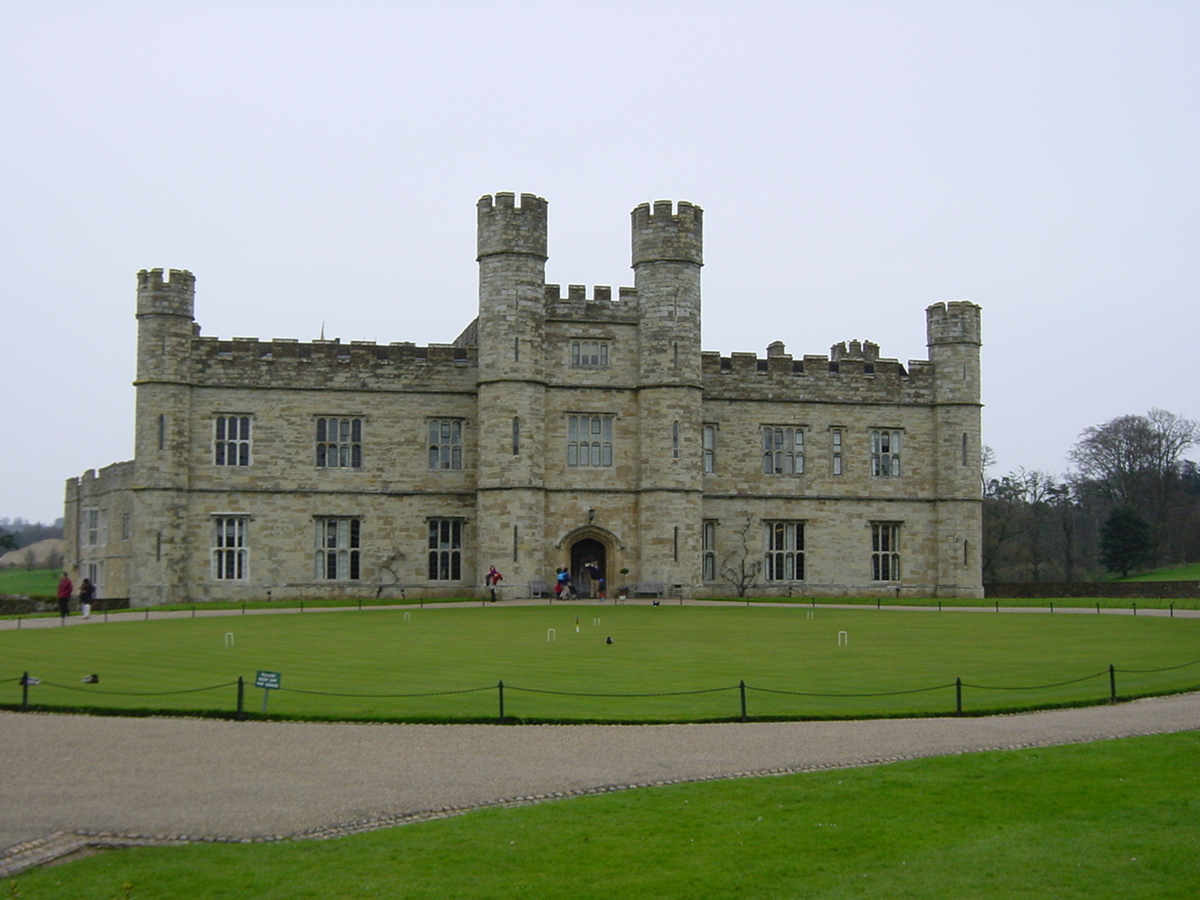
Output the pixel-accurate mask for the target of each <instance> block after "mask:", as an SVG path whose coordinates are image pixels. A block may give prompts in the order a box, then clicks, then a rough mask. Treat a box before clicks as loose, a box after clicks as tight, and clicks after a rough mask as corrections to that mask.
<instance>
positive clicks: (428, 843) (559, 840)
mask: <svg viewBox="0 0 1200 900" xmlns="http://www.w3.org/2000/svg"><path fill="white" fill-rule="evenodd" d="M1198 755H1200V734H1198V733H1197V732H1185V733H1182V734H1177V735H1163V736H1152V737H1139V738H1126V739H1124V740H1120V741H1105V742H1099V743H1095V744H1088V745H1073V746H1066V747H1053V748H1038V749H1028V750H1014V751H1006V752H989V753H976V754H968V755H963V756H950V757H942V758H937V759H923V760H915V761H909V762H899V763H893V764H890V765H883V766H874V767H869V768H861V769H843V770H836V771H824V772H814V773H807V774H802V775H789V776H782V777H770V778H749V779H740V780H731V781H723V782H707V783H700V784H685V785H674V786H670V787H661V788H645V789H638V790H632V791H624V792H619V793H612V794H604V795H598V796H589V797H581V798H576V799H571V800H563V801H556V802H553V803H546V804H542V805H537V806H526V807H517V808H509V809H502V808H496V809H485V810H480V811H477V812H473V813H469V814H466V815H462V816H458V817H454V818H450V819H443V820H439V821H432V822H425V823H420V824H412V825H406V826H402V827H398V828H390V829H384V830H380V831H375V832H370V833H367V834H362V835H356V836H353V837H346V838H340V839H337V840H330V841H304V842H290V841H288V842H282V843H273V844H257V845H245V844H220V845H192V846H187V847H181V848H155V849H139V850H123V851H119V852H110V853H103V854H100V855H97V856H92V857H88V858H84V859H80V860H78V861H75V862H71V863H69V864H67V865H62V866H56V867H53V868H47V869H41V870H37V871H31V872H27V873H25V874H23V875H21V876H20V877H19V878H17V879H15V880H13V881H10V882H9V883H8V884H7V885H5V886H6V887H7V888H8V889H9V894H10V895H11V896H13V897H20V898H24V900H63V898H71V900H88V898H96V900H107V898H109V897H124V896H131V897H137V898H141V900H157V898H179V897H223V898H230V900H240V898H258V900H275V898H280V900H282V898H288V900H305V898H326V897H337V898H342V900H356V898H368V897H392V898H401V900H441V898H445V897H470V898H478V900H517V898H521V900H524V898H529V897H537V898H542V900H591V898H606V900H624V898H630V900H635V898H636V900H641V898H646V897H687V898H692V900H707V898H713V900H716V898H722V900H724V898H730V897H737V898H742V900H784V898H789V900H790V898H828V900H866V898H877V897H888V898H901V900H903V898H912V900H916V898H921V900H925V898H930V897H956V898H970V897H987V898H989V900H1016V898H1020V900H1024V898H1028V897H1054V898H1056V900H1095V898H1097V897H1104V898H1116V900H1171V898H1187V900H1191V898H1194V897H1195V896H1197V893H1198V892H1200V829H1197V827H1196V822H1197V817H1198V816H1200V772H1198V770H1197V768H1196V766H1195V760H1196V759H1197V756H1198Z"/></svg>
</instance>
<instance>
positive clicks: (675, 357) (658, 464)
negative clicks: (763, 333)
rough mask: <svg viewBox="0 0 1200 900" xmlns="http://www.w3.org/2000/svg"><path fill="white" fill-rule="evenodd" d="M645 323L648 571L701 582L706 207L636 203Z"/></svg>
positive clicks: (641, 424)
mask: <svg viewBox="0 0 1200 900" xmlns="http://www.w3.org/2000/svg"><path fill="white" fill-rule="evenodd" d="M631 215H632V249H633V271H634V286H635V287H636V288H637V297H638V307H639V310H640V312H639V322H638V425H637V427H638V475H639V478H638V508H639V530H638V533H639V538H640V543H641V546H640V548H639V557H640V573H641V577H643V578H645V579H648V580H662V581H666V582H668V583H670V584H679V585H683V586H684V589H685V590H690V589H691V588H692V586H694V585H698V584H700V583H701V581H702V578H701V574H700V531H701V524H702V523H701V515H702V503H701V501H702V498H703V462H702V452H703V451H702V446H701V431H702V422H701V399H702V389H701V377H700V268H701V266H703V265H704V253H703V249H704V211H703V210H702V209H701V208H700V207H698V206H695V205H693V204H691V203H688V202H686V201H680V202H679V203H678V204H677V205H675V204H672V203H671V201H669V200H659V201H656V202H655V203H654V204H653V205H651V204H649V203H643V204H641V205H640V206H638V207H636V208H635V209H634V210H633V212H632V214H631Z"/></svg>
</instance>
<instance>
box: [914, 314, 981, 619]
mask: <svg viewBox="0 0 1200 900" xmlns="http://www.w3.org/2000/svg"><path fill="white" fill-rule="evenodd" d="M925 315H926V334H927V340H928V346H929V361H930V362H931V363H933V385H934V386H933V397H934V429H935V431H934V440H935V441H936V447H937V453H936V455H935V459H936V461H937V462H936V465H937V497H938V537H937V540H938V545H939V546H938V554H937V557H938V560H939V567H940V569H941V571H939V573H938V583H939V584H941V585H943V586H947V591H946V593H947V595H952V596H966V597H979V596H983V593H982V592H983V581H982V578H983V576H982V562H981V556H980V547H981V544H982V540H983V520H982V502H983V501H982V475H981V471H980V465H981V450H982V446H981V443H982V437H983V432H982V427H981V422H980V410H981V409H982V406H983V404H982V403H981V402H980V397H981V393H980V366H979V348H980V344H981V339H980V335H981V327H980V326H981V321H980V307H979V306H977V305H976V304H974V303H971V302H969V301H967V300H955V301H951V302H949V303H935V304H933V305H932V306H930V307H928V308H927V309H926V310H925Z"/></svg>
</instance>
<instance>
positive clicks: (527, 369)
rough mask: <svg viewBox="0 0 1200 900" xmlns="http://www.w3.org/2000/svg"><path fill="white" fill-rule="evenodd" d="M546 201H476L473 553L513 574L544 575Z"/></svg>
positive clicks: (520, 578) (522, 577) (501, 197)
mask: <svg viewBox="0 0 1200 900" xmlns="http://www.w3.org/2000/svg"><path fill="white" fill-rule="evenodd" d="M546 206H547V205H546V201H545V200H544V199H542V198H541V197H537V196H534V195H533V194H521V195H520V202H519V204H518V202H517V197H516V196H515V195H514V194H512V193H498V194H496V195H495V196H484V197H481V198H480V200H479V203H478V204H477V221H478V231H477V242H478V243H477V246H478V262H479V327H478V335H479V338H478V342H479V380H478V399H479V414H478V416H477V417H476V421H477V423H478V438H479V444H478V446H479V450H478V483H477V495H476V510H477V520H478V521H477V523H476V534H477V535H478V542H477V548H478V557H477V559H476V560H475V566H476V568H477V569H478V575H479V578H478V579H477V581H479V582H482V578H483V573H484V572H486V571H487V567H488V566H489V565H495V566H496V567H497V568H499V569H500V571H501V572H503V573H504V576H505V579H506V580H507V581H508V582H509V583H510V584H513V585H515V584H518V583H521V582H528V581H531V580H534V579H538V578H543V577H544V573H543V572H542V571H541V569H542V567H543V560H542V556H541V554H542V551H543V549H544V547H545V546H546V537H545V523H544V518H545V517H544V515H543V510H544V507H545V501H544V497H543V496H542V486H543V483H544V473H543V465H542V453H543V452H544V442H545V428H544V422H545V394H546V383H545V377H546V376H545V356H544V354H545V344H546V340H545V337H546V299H545V298H546V289H545V284H546V234H547V215H546V212H547V211H546Z"/></svg>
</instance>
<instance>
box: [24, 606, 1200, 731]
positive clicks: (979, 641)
mask: <svg viewBox="0 0 1200 900" xmlns="http://www.w3.org/2000/svg"><path fill="white" fill-rule="evenodd" d="M116 618H117V617H114V619H113V621H111V622H109V623H107V624H106V623H104V622H102V621H94V622H91V623H86V624H85V623H80V622H79V621H78V620H76V621H74V622H72V623H71V624H70V625H69V626H68V627H66V628H58V627H55V628H48V629H33V628H26V629H23V630H19V631H17V630H7V631H4V632H0V702H2V703H4V704H6V705H9V706H11V705H12V704H15V703H19V702H20V700H21V686H20V685H19V683H18V679H19V678H20V676H21V675H22V673H23V672H26V671H28V672H29V673H30V675H31V676H33V677H36V678H38V679H40V682H41V683H40V684H38V685H36V686H33V687H30V688H29V699H30V703H31V704H34V705H45V706H48V707H52V708H65V707H75V706H78V707H101V708H111V709H124V710H141V711H150V710H159V711H166V710H170V711H180V712H201V711H210V710H212V711H221V712H224V713H226V714H229V713H232V712H233V711H234V710H235V708H236V702H237V687H236V682H237V679H238V678H239V676H240V677H242V678H243V679H245V681H246V683H247V687H246V690H245V710H246V711H247V712H248V713H249V714H252V715H254V714H258V713H259V712H260V711H261V709H262V702H263V697H264V693H263V691H261V690H257V689H255V688H254V687H253V682H254V680H255V675H256V673H257V672H258V671H262V670H265V671H273V672H278V673H280V674H281V676H282V680H281V689H280V690H276V691H271V692H270V695H269V698H268V712H269V713H270V714H273V715H279V716H295V717H313V718H335V719H366V720H371V719H382V720H393V721H404V720H409V721H495V720H496V719H497V718H498V716H499V703H500V690H499V683H500V682H503V683H504V690H503V701H504V713H505V715H506V717H508V718H509V719H510V720H518V721H576V722H582V721H627V722H650V721H696V720H721V719H735V718H738V717H740V715H741V695H742V691H741V687H740V686H741V684H742V682H744V683H745V697H746V712H747V715H748V716H749V717H751V718H771V717H780V718H809V717H837V716H846V717H856V716H857V717H866V716H879V715H912V714H946V713H952V712H954V711H955V708H956V679H962V698H963V710H964V712H966V713H980V712H987V711H996V710H1003V709H1012V708H1029V707H1034V706H1048V705H1057V704H1070V703H1092V702H1102V701H1104V700H1105V699H1107V698H1108V696H1109V691H1110V681H1109V671H1108V667H1109V665H1110V664H1112V665H1113V666H1115V678H1116V687H1117V693H1118V695H1119V696H1121V697H1129V696H1136V695H1144V694H1152V693H1165V692H1171V691H1178V690H1186V689H1195V688H1197V687H1200V620H1197V619H1188V618H1182V617H1177V618H1167V617H1150V616H1140V617H1134V616H1115V615H1086V614H1049V613H1039V614H1034V613H1030V614H997V613H988V612H982V611H981V612H973V613H966V612H964V613H954V612H933V611H929V612H901V611H896V610H888V609H887V608H884V609H882V610H874V609H847V610H841V609H830V608H821V607H818V608H816V609H805V608H803V607H796V606H793V607H787V608H769V607H761V606H751V607H745V606H730V607H693V606H683V607H680V606H671V605H664V606H661V607H649V606H619V607H612V606H608V607H599V606H587V607H584V606H566V605H556V606H535V607H492V606H487V607H470V608H445V607H441V608H438V607H433V608H427V609H414V610H411V611H401V610H379V609H364V610H362V611H358V610H352V611H346V612H330V613H317V614H314V613H303V614H301V613H290V614H285V615H269V616H268V615H246V616H228V617H219V618H208V617H197V618H183V619H169V620H168V619H159V620H153V619H152V620H150V621H143V620H141V618H140V617H137V618H134V619H133V620H132V621H130V620H128V619H126V620H125V621H121V622H118V621H116ZM609 637H611V638H612V639H613V642H612V643H611V644H609V643H606V639H607V638H609ZM93 673H94V674H97V675H99V676H100V680H99V683H98V684H83V683H81V678H83V677H84V676H87V675H90V674H93Z"/></svg>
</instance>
